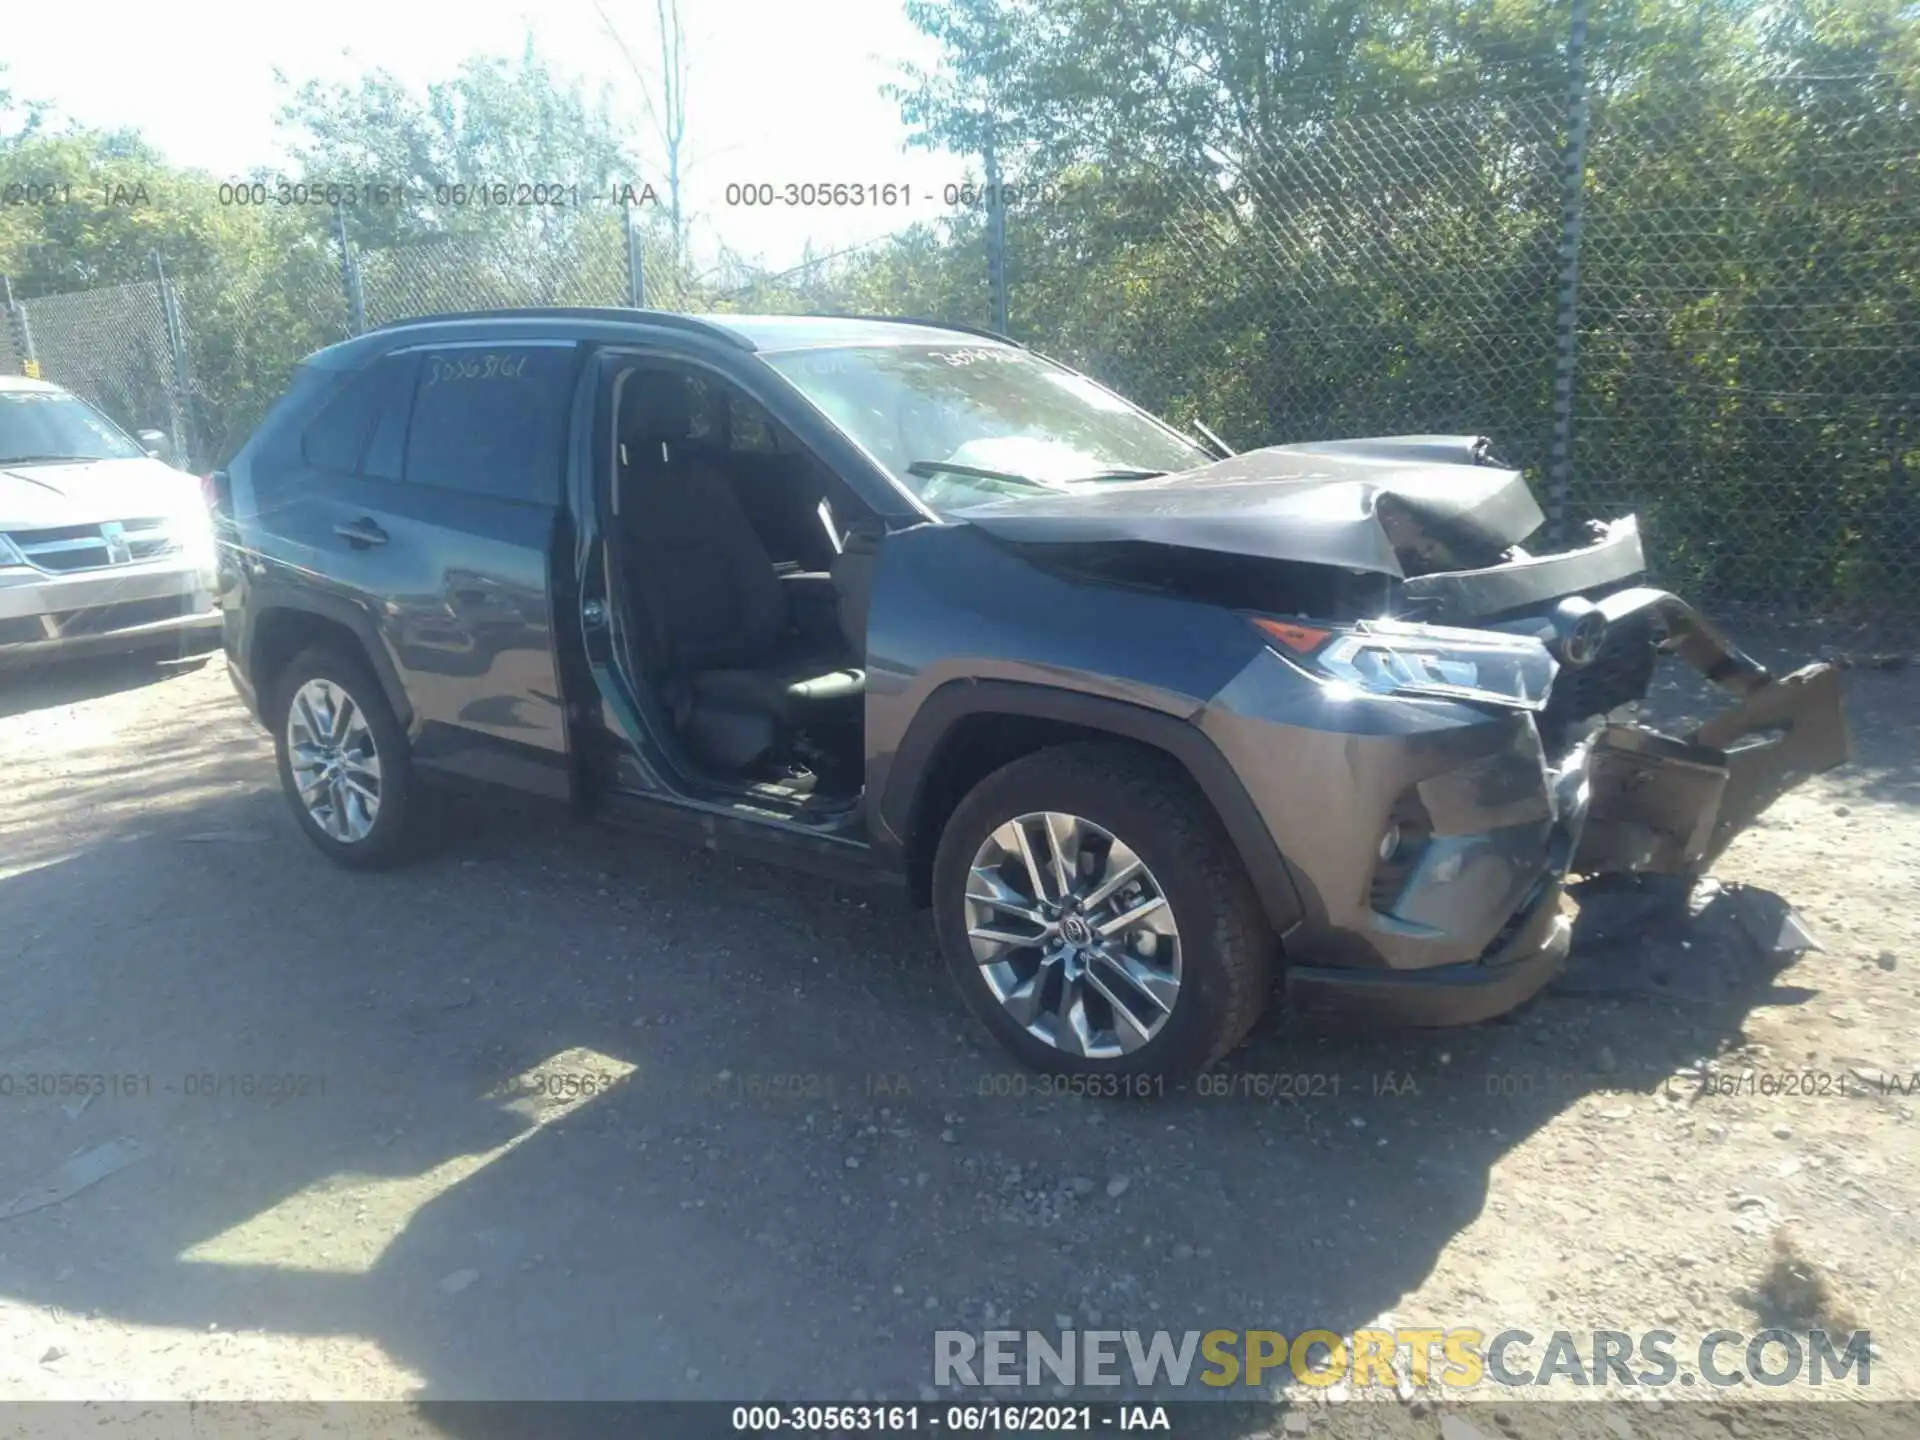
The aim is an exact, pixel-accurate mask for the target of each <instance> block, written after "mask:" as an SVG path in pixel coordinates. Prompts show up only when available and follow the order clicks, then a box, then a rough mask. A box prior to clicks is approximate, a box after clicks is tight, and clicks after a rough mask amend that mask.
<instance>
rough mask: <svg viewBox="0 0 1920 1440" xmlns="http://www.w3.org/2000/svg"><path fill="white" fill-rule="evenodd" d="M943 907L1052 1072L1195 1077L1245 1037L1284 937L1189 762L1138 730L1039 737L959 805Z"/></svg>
mask: <svg viewBox="0 0 1920 1440" xmlns="http://www.w3.org/2000/svg"><path fill="white" fill-rule="evenodd" d="M933 904H934V922H935V924H936V926H937V927H938V929H939V934H940V948H941V952H942V953H943V954H944V956H945V957H946V961H947V964H948V966H949V968H950V969H951V970H952V971H953V975H954V978H955V979H956V980H957V981H958V982H959V985H960V989H961V992H962V994H964V995H965V996H966V999H967V1003H968V1004H969V1005H970V1006H971V1007H972V1008H973V1010H974V1012H975V1013H976V1014H978V1015H979V1016H980V1018H981V1019H982V1020H983V1021H984V1022H985V1023H986V1025H987V1027H988V1028H989V1029H990V1030H992V1031H993V1033H994V1035H995V1036H996V1037H997V1038H998V1039H999V1040H1000V1042H1001V1043H1002V1044H1003V1045H1005V1046H1006V1047H1007V1049H1009V1050H1010V1051H1012V1052H1013V1054H1014V1055H1015V1056H1017V1057H1018V1058H1019V1059H1020V1060H1021V1061H1022V1062H1023V1063H1025V1064H1027V1065H1029V1066H1031V1067H1032V1068H1034V1069H1036V1070H1040V1071H1044V1072H1049V1073H1056V1074H1059V1073H1065V1074H1076V1075H1100V1074H1111V1075H1115V1076H1162V1077H1165V1078H1166V1079H1168V1080H1176V1079H1184V1078H1186V1077H1188V1076H1190V1075H1192V1074H1194V1073H1195V1072H1197V1071H1199V1070H1201V1069H1203V1068H1204V1067H1205V1066H1207V1065H1208V1064H1211V1063H1212V1062H1213V1061H1215V1060H1217V1059H1219V1058H1220V1057H1221V1056H1222V1055H1225V1054H1226V1053H1227V1052H1228V1051H1229V1050H1231V1049H1232V1048H1233V1047H1234V1046H1235V1045H1237V1044H1239V1043H1240V1041H1241V1040H1242V1039H1243V1038H1245V1036H1246V1033H1247V1031H1248V1030H1249V1029H1251V1028H1252V1026H1253V1023H1254V1021H1255V1020H1256V1019H1257V1018H1258V1016H1259V1014H1260V1008H1261V1006H1262V1004H1263V1003H1264V1002H1265V1000H1266V995H1267V989H1268V985H1269V981H1270V977H1271V974H1272V964H1273V953H1274V951H1275V949H1276V948H1277V942H1276V941H1275V939H1274V936H1273V934H1272V932H1271V930H1270V929H1269V928H1268V926H1267V924H1266V919H1265V916H1264V914H1263V913H1262V911H1261V908H1260V902H1259V900H1258V898H1257V897H1256V896H1255V895H1254V893H1253V887H1252V885H1251V883H1250V882H1249V881H1248V879H1247V876H1246V872H1245V870H1244V869H1243V868H1242V867H1241V864H1240V859H1239V856H1238V855H1237V854H1235V852H1234V849H1233V844H1232V842H1231V841H1230V840H1229V839H1228V838H1227V834H1226V832H1225V830H1224V828H1223V827H1222V826H1221V824H1220V822H1219V820H1218V818H1217V817H1216V816H1215V815H1214V813H1213V811H1212V809H1211V808H1210V807H1209V806H1208V805H1207V803H1206V800H1205V799H1204V798H1203V797H1202V796H1201V795H1200V793H1199V791H1198V790H1197V789H1196V788H1195V787H1194V785H1193V783H1192V782H1191V781H1190V780H1189V779H1188V778H1187V776H1186V775H1185V773H1184V772H1182V771H1180V770H1179V769H1178V768H1177V767H1176V766H1174V765H1173V764H1172V763H1171V762H1168V761H1165V760H1163V759H1162V758H1161V757H1159V756H1157V755H1155V754H1153V753H1152V752H1150V751H1144V750H1140V749H1137V748H1135V747H1131V746H1127V745H1118V744H1116V745H1104V744H1075V745H1062V746H1058V747H1056V748H1053V749H1049V750H1043V751H1040V752H1038V753H1036V754H1033V755H1029V756H1026V757H1024V758H1022V759H1019V760H1016V761H1014V762H1013V763H1012V764H1010V765H1007V766H1005V767H1004V768H1002V769H1000V770H997V771H995V772H994V773H993V774H991V775H989V776H988V777H987V778H986V779H985V780H982V781H981V782H980V783H979V785H978V786H976V787H975V788H974V790H973V791H972V793H971V794H969V795H968V796H967V797H966V798H965V799H964V800H962V801H961V802H960V805H959V806H958V808H957V809H955V811H954V813H953V816H952V818H951V819H950V820H949V821H948V822H947V827H946V830H945V832H944V833H943V834H942V836H941V838H940V846H939V849H938V851H937V853H936V855H935V859H934V867H933Z"/></svg>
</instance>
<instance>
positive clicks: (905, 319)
mask: <svg viewBox="0 0 1920 1440" xmlns="http://www.w3.org/2000/svg"><path fill="white" fill-rule="evenodd" d="M814 318H816V319H820V320H877V321H884V322H885V323H887V324H889V325H925V326H927V327H929V328H930V329H934V330H957V331H958V332H959V333H960V334H962V335H980V336H984V337H985V338H986V339H988V340H998V341H1000V342H1001V343H1002V344H1005V345H1011V346H1013V347H1014V348H1015V349H1019V350H1025V349H1026V348H1027V347H1026V346H1025V345H1024V344H1022V343H1021V342H1020V341H1018V340H1016V339H1014V338H1013V337H1012V336H1011V335H1002V334H1001V333H1000V332H999V331H998V330H988V329H986V328H985V327H984V326H980V325H962V324H961V323H959V322H958V321H957V320H928V319H925V318H924V317H922V316H919V315H820V316H816V317H814Z"/></svg>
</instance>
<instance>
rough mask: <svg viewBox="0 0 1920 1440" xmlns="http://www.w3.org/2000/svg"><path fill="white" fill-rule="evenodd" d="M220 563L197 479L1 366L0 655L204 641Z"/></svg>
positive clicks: (15, 658)
mask: <svg viewBox="0 0 1920 1440" xmlns="http://www.w3.org/2000/svg"><path fill="white" fill-rule="evenodd" d="M142 433H143V434H145V433H146V432H142ZM213 566H214V542H213V522H212V516H211V514H210V512H209V509H208V506H207V503H206V500H205V498H204V496H203V493H202V491H201V488H200V481H199V480H198V479H197V478H196V477H194V476H192V475H189V474H187V473H185V472H184V471H181V470H176V469H174V468H173V467H172V466H171V465H167V464H164V463H162V461H161V460H160V459H159V458H158V455H157V454H156V453H155V452H154V451H150V450H148V449H146V448H144V447H143V446H142V445H141V443H140V442H139V441H137V440H135V439H133V438H132V437H130V436H128V435H127V434H126V432H125V431H123V430H121V429H120V428H119V427H118V426H117V425H115V424H114V423H113V422H112V421H111V420H109V419H107V417H106V416H104V415H102V414H101V413H100V412H99V411H98V410H96V409H94V408H93V406H91V405H89V404H87V402H86V401H84V400H82V399H81V398H80V397H79V396H77V395H72V394H69V393H68V392H67V391H65V390H62V389H61V388H60V387H59V386H57V385H51V384H48V383H47V382H46V381H44V380H29V379H24V378H21V377H18V376H10V375H9V376H0V664H5V663H8V662H15V663H17V662H19V661H21V660H37V659H41V658H44V657H48V656H53V655H68V654H75V653H80V652H94V651H100V650H114V651H135V650H145V649H155V650H158V649H175V650H187V649H204V648H209V647H210V646H211V644H213V643H215V642H216V641H217V637H218V631H219V626H220V612H219V610H218V609H217V608H215V605H214V600H213Z"/></svg>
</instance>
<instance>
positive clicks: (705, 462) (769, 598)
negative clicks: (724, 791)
mask: <svg viewBox="0 0 1920 1440" xmlns="http://www.w3.org/2000/svg"><path fill="white" fill-rule="evenodd" d="M629 383H630V384H634V385H637V386H640V387H643V388H641V389H640V393H639V397H638V403H637V404H636V405H634V406H633V408H632V410H631V411H630V413H629V415H628V416H627V417H626V418H625V419H624V421H623V424H622V433H621V442H622V446H621V448H622V451H623V456H622V465H621V487H620V495H621V514H620V527H621V538H622V545H623V549H624V553H625V556H626V559H627V566H626V569H627V574H628V579H629V583H630V584H631V586H632V587H633V589H634V592H635V597H636V599H637V601H638V604H639V611H640V613H639V619H640V622H641V633H642V635H643V637H644V642H645V649H646V651H647V659H648V664H649V668H650V670H651V672H652V673H651V676H650V678H651V680H652V681H653V684H654V685H655V687H656V690H657V692H658V694H659V696H660V698H661V700H662V702H663V704H664V706H665V707H666V708H667V709H668V711H669V712H670V713H671V715H672V717H673V722H674V726H675V728H676V729H677V730H678V731H679V733H680V734H681V736H682V737H683V738H684V739H685V740H686V742H687V743H688V747H689V748H690V749H691V750H692V751H693V752H694V753H695V754H696V755H697V756H698V757H699V758H700V759H701V760H703V761H704V762H706V763H707V764H709V765H712V766H714V767H716V768H719V769H723V770H744V769H745V768H746V767H748V766H749V765H752V764H753V763H754V762H755V761H756V760H759V759H760V758H762V757H763V756H765V755H767V754H768V753H769V752H772V751H775V750H777V749H778V748H779V747H781V746H783V745H784V743H785V742H786V740H787V739H788V737H789V736H790V735H791V733H792V732H793V731H795V730H802V729H805V728H807V726H808V725H809V724H810V723H817V722H819V721H822V720H832V719H837V720H846V719H850V718H854V717H857V715H858V707H859V705H860V703H861V697H862V696H863V695H864V694H865V693H866V672H865V670H863V669H862V668H860V667H859V666H858V665H855V664H850V663H847V657H846V656H845V655H844V654H826V653H822V651H821V649H820V647H819V645H818V642H811V643H810V642H807V641H806V640H804V639H803V637H802V636H800V635H799V634H798V633H797V632H796V630H795V628H794V625H793V616H792V614H791V613H790V608H789V601H788V596H787V590H786V586H785V585H784V584H783V583H782V582H781V580H780V577H779V575H778V574H776V573H775V571H774V568H773V561H772V559H771V557H769V556H768V554H767V552H766V549H765V547H764V546H763V545H762V544H761V542H760V537H759V535H758V534H757V533H756V532H755V530H754V527H753V524H752V522H751V521H750V520H749V519H748V518H747V514H746V511H745V510H744V509H742V508H741V505H740V501H739V498H738V496H736V495H735V493H734V490H733V486H732V485H731V484H730V483H729V481H728V478H727V475H726V472H725V471H724V470H723V469H722V462H721V460H720V459H719V457H718V456H717V455H716V454H715V453H714V452H713V450H712V449H711V448H710V447H705V446H703V445H702V444H701V442H700V441H698V440H696V439H695V438H693V436H692V434H691V431H692V421H693V407H692V401H691V395H690V393H689V391H690V387H689V386H688V384H687V383H686V378H685V377H684V376H681V375H677V374H673V373H671V372H645V371H643V372H640V373H638V374H636V375H635V376H634V377H633V379H632V381H630V382H629Z"/></svg>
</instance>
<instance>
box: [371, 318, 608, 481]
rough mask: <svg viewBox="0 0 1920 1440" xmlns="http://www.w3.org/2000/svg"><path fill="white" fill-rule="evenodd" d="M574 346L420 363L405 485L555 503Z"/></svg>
mask: <svg viewBox="0 0 1920 1440" xmlns="http://www.w3.org/2000/svg"><path fill="white" fill-rule="evenodd" d="M575 354H576V351H575V347H574V346H572V345H498V346H491V345H490V346H471V347H460V348H451V349H446V350H429V351H427V352H425V354H424V355H422V356H421V358H420V372H419V375H418V378H417V383H416V388H415V392H414V402H413V419H412V423H411V424H410V425H409V426H408V427H407V440H406V466H405V477H406V480H407V482H408V483H409V484H414V485H435V486H439V487H440V488H442V489H446V490H465V491H467V492H469V493H471V494H477V495H492V496H494V497H496V498H498V499H502V500H524V501H532V502H535V503H538V504H542V505H555V504H558V503H559V500H560V474H561V460H562V456H561V444H562V441H563V440H564V439H565V436H566V422H567V409H568V404H569V401H570V400H571V397H572V392H573V386H572V383H571V382H572V378H573V370H574V359H575Z"/></svg>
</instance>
